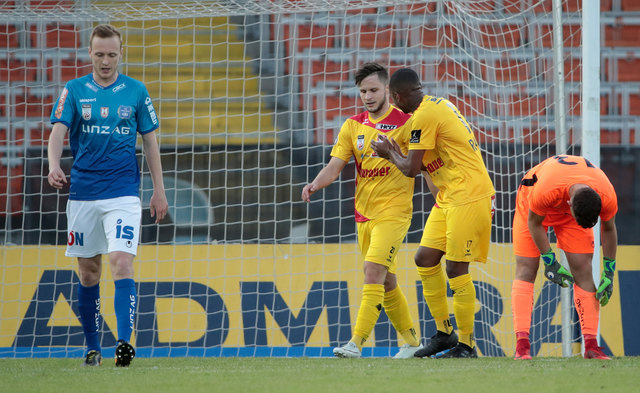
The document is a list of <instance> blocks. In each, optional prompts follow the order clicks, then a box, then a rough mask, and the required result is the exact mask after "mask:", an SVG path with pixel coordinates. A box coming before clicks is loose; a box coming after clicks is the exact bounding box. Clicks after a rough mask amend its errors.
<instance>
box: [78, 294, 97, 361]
mask: <svg viewBox="0 0 640 393" xmlns="http://www.w3.org/2000/svg"><path fill="white" fill-rule="evenodd" d="M78 309H79V311H80V322H81V323H82V329H83V330H84V337H85V339H86V340H87V348H88V350H89V351H91V350H96V351H98V352H100V334H99V332H100V325H101V322H102V317H101V315H100V284H96V285H94V286H92V287H85V286H83V285H82V284H80V285H79V286H78Z"/></svg>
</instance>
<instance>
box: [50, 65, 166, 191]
mask: <svg viewBox="0 0 640 393" xmlns="http://www.w3.org/2000/svg"><path fill="white" fill-rule="evenodd" d="M57 122H60V123H63V124H64V125H66V126H67V127H68V128H69V144H70V146H71V153H72V154H73V166H72V168H71V186H70V191H69V199H72V200H77V201H94V200H100V199H109V198H116V197H121V196H139V189H140V167H139V165H138V160H137V158H136V138H137V133H140V134H146V133H149V132H152V131H154V130H155V129H157V128H158V117H157V116H156V112H155V110H154V109H153V104H152V103H151V98H150V97H149V93H148V92H147V88H146V87H145V86H144V84H143V83H142V82H140V81H137V80H135V79H133V78H130V77H128V76H126V75H122V74H119V75H118V79H116V81H115V82H114V83H113V84H112V85H110V86H107V87H103V86H100V85H98V84H97V83H96V82H95V81H94V80H93V74H89V75H86V76H83V77H81V78H77V79H73V80H71V81H69V82H67V84H66V86H65V87H64V89H63V90H62V93H61V94H60V97H58V100H57V101H56V103H55V105H54V106H53V113H52V114H51V123H52V124H53V123H57Z"/></svg>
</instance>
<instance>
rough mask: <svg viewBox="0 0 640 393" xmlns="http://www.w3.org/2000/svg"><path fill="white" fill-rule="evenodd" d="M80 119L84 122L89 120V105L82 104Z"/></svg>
mask: <svg viewBox="0 0 640 393" xmlns="http://www.w3.org/2000/svg"><path fill="white" fill-rule="evenodd" d="M82 118H83V119H85V120H89V119H91V104H82Z"/></svg>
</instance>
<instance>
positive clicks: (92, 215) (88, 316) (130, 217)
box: [48, 25, 168, 367]
mask: <svg viewBox="0 0 640 393" xmlns="http://www.w3.org/2000/svg"><path fill="white" fill-rule="evenodd" d="M89 55H90V56H91V62H92V64H93V71H92V73H90V74H89V75H86V76H83V77H81V78H77V79H73V80H71V81H69V82H68V83H67V84H66V86H65V87H64V89H63V90H62V93H61V94H60V97H58V100H57V101H56V104H55V106H54V107H53V113H52V114H51V123H52V124H53V130H52V132H51V136H50V138H49V146H48V158H49V175H48V180H49V184H50V185H51V186H53V187H55V188H57V189H62V187H63V185H64V183H67V179H66V175H65V173H64V172H63V170H62V169H61V168H60V158H61V156H62V150H63V144H64V138H65V134H66V133H67V131H69V145H70V147H71V153H72V155H73V166H72V167H71V176H70V178H71V184H70V189H69V201H68V203H67V221H68V224H67V225H68V236H67V251H66V255H67V256H70V257H77V258H78V273H79V276H80V285H79V288H78V301H79V310H80V319H81V322H82V327H83V330H84V334H85V338H86V341H87V353H86V356H85V359H84V365H87V366H99V365H100V364H101V362H102V355H101V348H100V337H99V328H100V320H101V316H100V306H101V304H100V276H101V273H102V254H108V255H109V265H110V267H111V273H112V276H113V279H114V281H115V296H114V308H115V313H116V319H117V325H118V326H117V331H118V345H117V347H116V359H115V363H116V366H120V367H126V366H128V365H129V364H130V363H131V360H132V359H133V358H134V356H135V350H134V348H133V346H132V345H131V344H129V341H130V339H131V334H132V332H133V324H134V320H135V310H136V305H137V295H136V287H135V283H134V281H133V258H134V257H135V255H136V250H137V247H138V239H139V238H140V224H141V216H142V208H141V203H140V197H139V189H140V168H139V166H138V161H137V159H136V148H135V145H136V137H137V134H138V133H140V134H141V135H142V142H143V147H144V151H145V156H146V159H147V164H148V165H149V170H150V172H151V178H152V180H153V195H152V197H151V201H150V206H149V209H150V211H151V216H152V217H155V222H156V223H158V222H160V220H162V219H163V218H164V216H165V215H166V213H167V209H168V205H167V197H166V195H165V191H164V183H163V180H162V166H161V163H160V152H159V148H158V142H157V141H156V133H155V130H156V129H157V128H158V117H157V115H156V112H155V110H154V108H153V105H152V103H151V98H150V97H149V93H148V92H147V89H146V87H145V86H144V84H143V83H142V82H139V81H137V80H135V79H132V78H130V77H127V76H125V75H122V74H120V73H119V72H118V63H119V61H120V59H121V57H122V37H121V35H120V32H119V31H118V30H117V29H116V28H114V27H113V26H110V25H98V26H96V27H95V28H94V29H93V31H92V33H91V39H90V41H89Z"/></svg>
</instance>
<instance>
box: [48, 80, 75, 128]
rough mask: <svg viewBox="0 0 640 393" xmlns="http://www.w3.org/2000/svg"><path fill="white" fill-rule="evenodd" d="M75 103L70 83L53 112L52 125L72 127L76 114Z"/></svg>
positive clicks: (61, 93) (57, 101)
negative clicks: (60, 124) (59, 124)
mask: <svg viewBox="0 0 640 393" xmlns="http://www.w3.org/2000/svg"><path fill="white" fill-rule="evenodd" d="M74 102H75V100H74V99H73V94H72V90H71V88H70V86H69V83H67V84H66V85H65V86H64V89H62V92H60V96H58V99H57V100H56V103H55V105H54V106H53V109H52V110H51V118H50V121H51V124H55V123H62V124H64V125H66V126H67V127H71V124H72V123H73V119H74V116H75V113H76V110H75V106H74V105H73V103H74Z"/></svg>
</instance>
